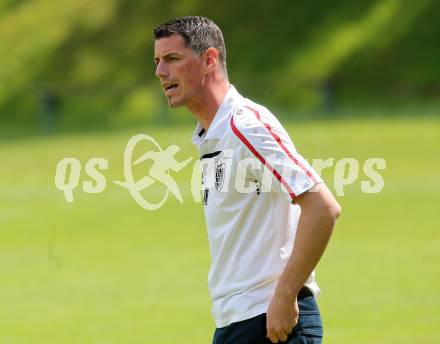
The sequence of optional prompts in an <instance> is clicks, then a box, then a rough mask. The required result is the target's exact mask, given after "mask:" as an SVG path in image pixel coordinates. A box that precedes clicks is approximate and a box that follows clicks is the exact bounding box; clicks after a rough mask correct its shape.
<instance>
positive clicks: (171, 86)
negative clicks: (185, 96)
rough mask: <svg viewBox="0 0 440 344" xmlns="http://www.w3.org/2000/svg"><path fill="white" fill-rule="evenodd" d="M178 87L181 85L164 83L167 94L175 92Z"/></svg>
mask: <svg viewBox="0 0 440 344" xmlns="http://www.w3.org/2000/svg"><path fill="white" fill-rule="evenodd" d="M177 87H179V85H178V84H165V85H164V90H165V94H166V95H168V94H170V93H173V92H174V91H175V90H176V89H177Z"/></svg>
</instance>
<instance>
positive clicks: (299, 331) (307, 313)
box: [212, 295, 323, 344]
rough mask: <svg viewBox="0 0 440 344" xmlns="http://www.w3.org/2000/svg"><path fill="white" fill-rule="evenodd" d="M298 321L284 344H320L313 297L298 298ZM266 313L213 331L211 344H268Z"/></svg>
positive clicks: (319, 320) (320, 325)
mask: <svg viewBox="0 0 440 344" xmlns="http://www.w3.org/2000/svg"><path fill="white" fill-rule="evenodd" d="M298 307H299V321H298V323H297V324H296V326H295V327H294V328H293V330H292V333H291V334H290V335H289V337H288V339H287V341H286V342H279V343H288V344H321V342H322V335H323V331H322V322H321V315H320V314H319V308H318V305H317V303H316V300H315V298H314V297H313V295H308V296H305V297H302V298H300V297H298ZM266 334H267V332H266V313H263V314H260V315H258V316H256V317H254V318H251V319H247V320H243V321H239V322H236V323H232V324H230V325H228V326H226V327H222V328H218V329H216V330H215V333H214V339H213V342H212V343H213V344H269V343H271V341H270V340H269V339H268V338H266Z"/></svg>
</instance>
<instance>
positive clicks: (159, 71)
mask: <svg viewBox="0 0 440 344" xmlns="http://www.w3.org/2000/svg"><path fill="white" fill-rule="evenodd" d="M155 74H156V76H157V77H158V78H161V77H165V76H167V75H168V68H167V67H166V65H165V63H162V61H159V63H158V64H157V66H156V73H155Z"/></svg>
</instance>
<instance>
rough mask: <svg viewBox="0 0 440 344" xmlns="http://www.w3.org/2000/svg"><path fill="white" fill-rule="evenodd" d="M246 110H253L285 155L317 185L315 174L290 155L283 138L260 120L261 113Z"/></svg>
mask: <svg viewBox="0 0 440 344" xmlns="http://www.w3.org/2000/svg"><path fill="white" fill-rule="evenodd" d="M245 107H246V108H248V109H249V110H251V111H252V112H253V113H254V114H255V116H256V117H257V119H258V120H259V121H260V122H261V123H262V124H263V125H264V126H265V127H266V129H267V130H268V131H269V133H270V134H271V135H272V137H273V138H274V140H275V141H276V142H277V143H278V145H279V146H280V147H281V149H282V150H283V151H284V153H286V155H287V156H288V157H289V159H290V160H292V161H293V162H294V163H295V164H296V165H297V166H299V167H300V168H301V169H302V170H303V171H304V173H305V174H306V175H307V176H308V177H309V178H311V179H312V180H313V182H315V183H317V182H318V181H317V180H316V178H315V177H314V176H313V174H312V173H311V172H310V171H309V170H308V169H307V168H306V167H305V166H304V165H303V164H301V163H300V162H299V161H298V160H297V159H296V158H295V157H294V156H293V155H292V153H290V151H289V150H288V149H287V147H286V146H285V145H284V144H283V142H282V141H281V138H280V137H279V136H278V135H277V134H276V133H274V132H273V131H272V128H271V127H270V125H269V124H268V123H264V122H263V121H262V120H261V118H260V113H259V112H258V111H257V110H255V109H252V108H251V107H249V106H245Z"/></svg>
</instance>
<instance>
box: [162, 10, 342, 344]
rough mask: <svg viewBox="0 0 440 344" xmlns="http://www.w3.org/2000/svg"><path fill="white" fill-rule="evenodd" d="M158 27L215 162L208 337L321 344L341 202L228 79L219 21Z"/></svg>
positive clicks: (171, 87) (170, 88)
mask: <svg viewBox="0 0 440 344" xmlns="http://www.w3.org/2000/svg"><path fill="white" fill-rule="evenodd" d="M154 35H155V46H154V61H155V64H156V76H157V77H158V78H159V80H160V82H161V85H162V88H163V91H164V93H165V96H166V97H167V99H168V103H169V105H170V106H171V107H178V106H185V107H187V108H188V110H189V111H190V112H192V113H193V115H194V116H195V117H196V119H197V120H198V125H197V128H196V131H195V133H194V137H193V141H194V143H195V144H196V145H197V146H198V147H199V150H200V155H201V163H202V164H203V163H204V162H205V161H207V160H210V161H211V162H212V161H213V164H206V166H207V167H206V166H204V167H206V168H204V173H203V178H202V179H203V181H202V183H203V187H204V189H205V190H204V204H205V217H206V222H207V227H208V237H209V242H210V251H211V258H212V266H211V269H210V271H209V277H208V284H209V288H210V293H211V296H212V299H213V309H212V313H213V315H214V318H215V322H216V327H217V329H216V331H215V333H214V339H213V343H214V344H220V343H221V344H229V343H232V344H240V343H243V344H245V343H248V344H259V343H270V342H272V343H278V342H288V343H321V340H322V324H321V319H320V315H319V310H318V307H317V304H316V301H315V296H316V295H317V294H318V293H319V288H318V286H317V284H316V282H315V277H314V268H315V266H316V264H317V263H318V261H319V259H320V257H321V255H322V254H323V252H324V250H325V247H326V245H327V243H328V240H329V238H330V236H331V233H332V230H333V227H334V224H335V221H336V219H337V217H338V216H339V213H340V207H339V205H338V203H337V202H336V200H335V199H334V198H333V196H332V195H331V193H330V192H329V190H328V189H327V187H326V186H325V185H324V184H323V183H322V181H321V179H320V177H319V176H318V175H317V174H316V172H315V171H313V169H312V168H311V167H310V165H309V164H308V163H307V162H306V161H305V160H304V159H303V158H302V157H301V156H300V155H299V154H298V153H297V152H296V150H295V147H294V145H293V143H292V141H291V140H290V138H289V136H288V134H287V132H286V131H285V130H284V128H283V127H282V126H281V124H280V123H279V122H278V120H277V119H276V118H275V117H274V116H273V115H272V114H271V113H270V111H269V110H267V109H266V108H264V107H263V106H261V105H258V104H256V103H254V102H252V101H251V100H249V99H246V98H244V97H242V96H241V95H240V94H239V93H238V92H237V90H236V89H235V88H234V87H233V86H232V85H230V83H229V81H228V75H227V69H226V50H225V45H224V41H223V35H222V32H221V31H220V29H219V28H218V26H217V25H216V24H215V23H213V22H212V21H211V20H209V19H207V18H203V17H183V18H178V19H174V20H171V21H169V22H167V23H164V24H162V25H160V26H158V27H157V28H156V29H155V30H154ZM251 159H253V160H251ZM255 162H257V163H255ZM235 175H236V178H234V177H233V176H235ZM228 176H231V177H228ZM210 180H211V182H210Z"/></svg>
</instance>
